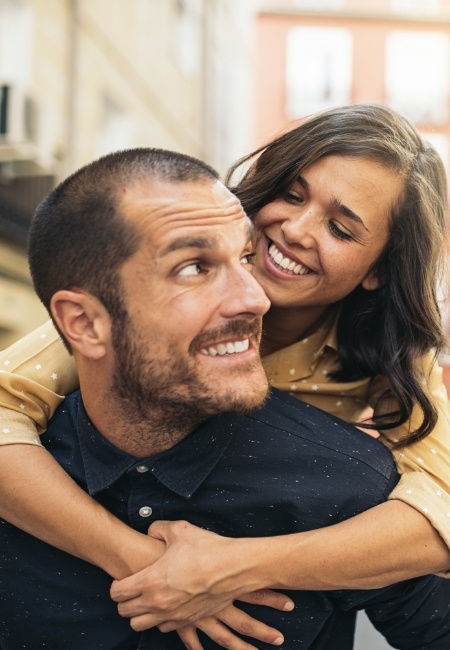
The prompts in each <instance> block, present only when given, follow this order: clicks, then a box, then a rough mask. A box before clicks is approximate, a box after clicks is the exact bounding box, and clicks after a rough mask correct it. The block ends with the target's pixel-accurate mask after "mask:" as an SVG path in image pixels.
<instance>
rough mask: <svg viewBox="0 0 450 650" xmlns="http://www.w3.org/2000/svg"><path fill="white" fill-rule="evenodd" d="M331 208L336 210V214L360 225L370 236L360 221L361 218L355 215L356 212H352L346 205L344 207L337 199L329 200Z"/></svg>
mask: <svg viewBox="0 0 450 650" xmlns="http://www.w3.org/2000/svg"><path fill="white" fill-rule="evenodd" d="M331 207H332V208H333V210H336V212H340V213H341V214H343V215H344V216H345V217H348V218H349V219H351V220H352V221H355V222H356V223H358V224H360V225H361V226H362V227H363V228H364V229H365V230H367V232H368V233H369V234H370V230H369V229H368V228H367V226H366V224H365V223H364V221H363V220H362V219H361V217H359V216H358V215H357V214H356V212H353V210H351V209H350V208H348V207H347V206H346V205H344V204H343V203H342V202H341V201H340V200H339V199H338V198H336V197H334V198H333V199H332V200H331Z"/></svg>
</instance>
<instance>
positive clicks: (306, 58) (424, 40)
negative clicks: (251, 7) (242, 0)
mask: <svg viewBox="0 0 450 650" xmlns="http://www.w3.org/2000/svg"><path fill="white" fill-rule="evenodd" d="M257 33H258V40H257V53H258V54H257V62H258V63H257V69H258V73H257V76H256V91H255V94H256V101H255V106H257V110H255V121H254V130H253V142H254V144H255V145H259V144H262V143H264V142H265V141H266V140H267V139H268V138H270V137H272V136H273V135H274V134H275V133H277V132H278V131H280V130H283V129H285V128H286V127H287V126H288V124H289V122H290V121H292V120H296V119H298V118H299V117H304V116H306V115H309V114H311V113H315V112H317V111H320V110H323V109H326V108H329V107H331V106H339V105H343V104H355V103H362V102H377V103H382V104H387V105H389V106H391V107H393V108H395V109H397V110H398V111H399V112H401V113H403V114H405V115H407V116H408V117H409V118H410V119H411V120H412V121H413V122H414V123H415V124H416V125H417V126H418V128H419V129H420V131H421V132H422V133H424V134H425V135H426V136H427V137H428V139H429V140H430V141H432V143H433V144H434V145H435V146H436V148H437V149H438V150H439V152H440V153H441V155H442V157H443V158H444V161H445V163H446V165H447V168H448V167H449V155H450V153H449V138H450V110H449V109H450V0H261V2H260V13H259V16H258V32H257ZM268 98H270V101H267V99H268Z"/></svg>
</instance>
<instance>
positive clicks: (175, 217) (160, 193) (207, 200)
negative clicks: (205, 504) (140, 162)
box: [113, 181, 269, 418]
mask: <svg viewBox="0 0 450 650" xmlns="http://www.w3.org/2000/svg"><path fill="white" fill-rule="evenodd" d="M121 210H122V214H123V215H124V218H125V219H126V220H128V221H130V222H133V223H134V224H137V225H138V228H139V230H140V232H141V233H142V242H141V245H140V248H139V250H138V252H137V253H136V254H135V255H133V256H132V257H131V258H130V259H129V260H127V261H126V263H125V264H124V265H123V267H122V269H121V281H122V287H123V295H124V303H125V307H126V309H127V312H128V319H127V320H128V323H127V324H126V327H123V326H121V327H120V331H117V328H115V329H116V331H115V333H114V349H115V355H116V377H115V382H114V386H113V388H114V389H115V390H116V392H117V393H118V394H119V395H120V396H121V397H122V398H125V399H126V400H127V401H128V403H129V404H130V405H133V407H135V408H138V409H139V411H140V413H141V415H142V416H145V413H146V411H148V409H154V408H155V407H156V408H158V407H159V408H160V409H161V410H162V411H163V412H170V410H171V409H172V411H173V410H175V412H177V413H178V414H179V415H180V417H189V415H190V413H191V412H192V413H194V414H195V416H194V418H195V417H197V418H199V417H201V418H204V417H208V416H211V415H215V414H217V413H220V412H223V411H246V410H250V409H252V408H255V407H256V406H258V405H259V404H261V402H262V401H263V400H264V398H265V396H266V393H267V379H266V376H265V374H264V371H263V369H262V366H261V363H260V358H259V352H258V349H259V342H260V337H261V318H262V315H263V314H264V313H265V312H266V311H267V309H268V307H269V302H268V299H267V298H266V296H265V294H264V292H263V291H262V289H261V287H260V286H259V284H258V283H257V282H256V281H255V280H254V278H253V276H252V274H251V264H250V261H251V256H250V253H251V241H250V235H251V231H250V222H249V220H248V218H247V217H246V216H245V214H244V212H243V210H242V208H241V206H240V203H239V202H238V201H237V199H236V198H235V197H234V196H233V195H232V194H231V193H230V192H229V191H228V190H227V189H226V188H225V187H224V186H223V185H222V184H221V183H220V182H218V181H217V182H211V183H207V182H186V183H176V184H172V183H169V182H163V181H151V182H145V183H137V184H136V185H134V186H132V187H129V188H127V190H126V191H125V193H124V195H123V200H122V202H121Z"/></svg>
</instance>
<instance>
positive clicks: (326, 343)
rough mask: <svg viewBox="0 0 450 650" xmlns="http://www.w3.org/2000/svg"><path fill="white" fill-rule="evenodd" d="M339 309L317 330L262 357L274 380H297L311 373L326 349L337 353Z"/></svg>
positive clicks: (268, 372) (334, 310)
mask: <svg viewBox="0 0 450 650" xmlns="http://www.w3.org/2000/svg"><path fill="white" fill-rule="evenodd" d="M339 313H340V309H339V308H338V309H333V310H332V312H331V313H330V314H329V315H328V316H327V318H326V319H325V320H324V322H323V323H322V324H321V326H320V327H319V328H318V329H317V331H315V332H313V333H312V334H310V335H309V336H307V337H305V338H304V339H301V340H300V341H297V342H296V343H293V344H292V345H289V346H288V347H285V348H282V349H281V350H277V352H273V353H272V354H269V355H268V356H267V357H264V358H263V365H264V368H265V370H266V373H267V375H268V376H269V377H270V378H271V381H274V382H275V383H277V382H280V381H290V382H292V381H298V380H301V379H304V378H305V377H309V376H311V374H312V373H313V372H314V369H315V368H316V366H317V363H318V361H319V359H320V357H321V356H322V354H323V352H324V350H325V349H326V348H330V349H331V350H333V351H334V352H336V353H337V349H338V344H337V324H338V319H339Z"/></svg>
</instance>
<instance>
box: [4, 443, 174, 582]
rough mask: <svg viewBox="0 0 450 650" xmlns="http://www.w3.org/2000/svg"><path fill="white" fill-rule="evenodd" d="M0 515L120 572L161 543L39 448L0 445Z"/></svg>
mask: <svg viewBox="0 0 450 650" xmlns="http://www.w3.org/2000/svg"><path fill="white" fill-rule="evenodd" d="M0 494H1V495H2V498H1V499H0V517H2V518H4V519H6V520H7V521H9V522H10V523H12V524H14V525H15V526H17V527H18V528H21V529H22V530H25V531H26V532H28V533H30V534H32V535H34V536H35V537H38V538H39V539H41V540H43V541H45V542H47V543H49V544H51V545H52V546H56V547H58V548H60V549H62V550H64V551H66V552H68V553H71V554H72V555H76V556H77V557H80V558H82V559H84V560H86V561H88V562H91V563H92V564H96V565H97V566H100V567H101V568H102V569H104V570H105V571H106V572H107V573H109V574H110V575H111V576H112V577H114V578H119V579H120V578H123V577H125V576H128V575H130V574H132V573H135V572H136V571H139V570H140V569H142V568H144V567H146V566H148V565H149V564H151V563H152V562H154V561H155V560H156V559H157V558H158V557H159V556H160V555H161V554H162V551H163V544H162V543H161V542H158V541H157V540H154V539H151V538H149V537H147V536H146V535H142V534H141V533H138V532H136V531H134V530H133V529H131V528H129V527H128V526H126V525H125V524H124V523H122V522H121V521H119V520H118V519H116V518H115V517H114V516H113V515H112V514H111V513H109V512H108V511H107V510H106V509H105V508H103V507H102V506H100V505H99V504H98V503H97V502H96V501H94V499H92V498H91V497H90V496H89V495H88V494H86V493H85V492H84V491H83V490H82V489H81V488H80V487H78V486H77V485H76V483H75V482H74V481H72V479H71V478H70V477H69V476H68V475H67V474H66V473H65V472H64V470H63V469H62V468H61V467H60V466H59V465H58V463H57V462H56V461H55V460H54V459H53V457H52V456H51V455H50V454H49V453H48V452H47V451H46V450H45V449H44V448H43V447H38V446H34V445H3V446H0Z"/></svg>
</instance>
